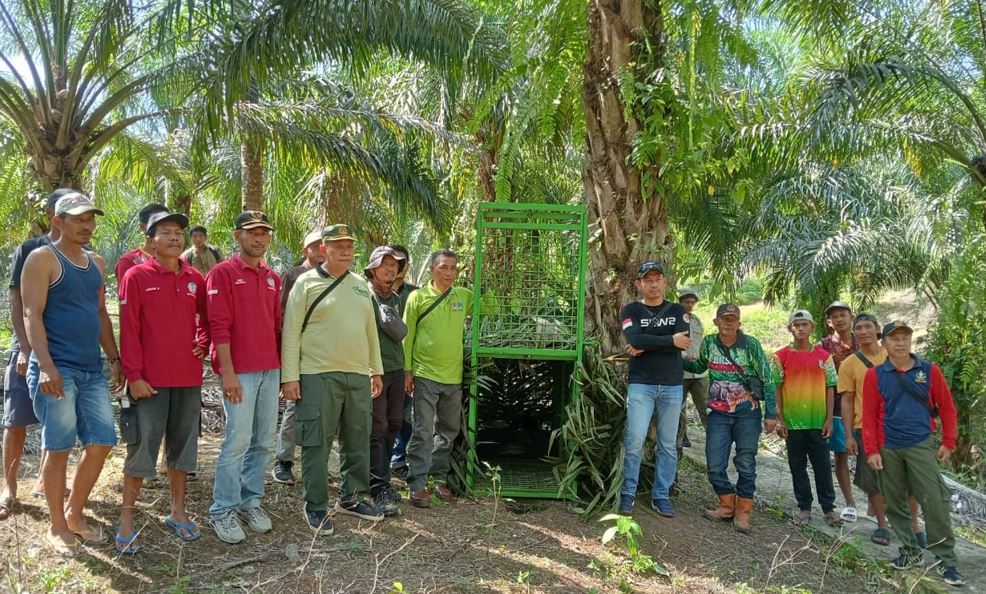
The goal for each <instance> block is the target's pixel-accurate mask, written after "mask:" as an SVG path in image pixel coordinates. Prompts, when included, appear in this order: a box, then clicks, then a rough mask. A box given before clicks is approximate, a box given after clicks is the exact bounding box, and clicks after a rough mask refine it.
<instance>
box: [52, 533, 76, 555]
mask: <svg viewBox="0 0 986 594" xmlns="http://www.w3.org/2000/svg"><path fill="white" fill-rule="evenodd" d="M45 542H47V543H48V546H50V547H51V548H52V549H53V550H54V551H55V553H57V554H59V555H61V556H62V557H74V556H75V555H76V554H77V553H78V552H79V545H78V543H75V542H73V543H72V544H68V543H66V542H65V541H64V540H62V539H60V538H58V537H57V536H55V535H54V534H52V533H51V532H47V531H46V532H45Z"/></svg>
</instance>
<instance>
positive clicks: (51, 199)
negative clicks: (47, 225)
mask: <svg viewBox="0 0 986 594" xmlns="http://www.w3.org/2000/svg"><path fill="white" fill-rule="evenodd" d="M78 193H79V192H78V190H73V189H72V188H58V189H57V190H55V191H54V192H52V193H51V194H48V197H47V198H45V208H46V209H47V208H50V209H52V210H55V204H57V203H58V199H59V198H61V197H62V196H68V195H69V194H78Z"/></svg>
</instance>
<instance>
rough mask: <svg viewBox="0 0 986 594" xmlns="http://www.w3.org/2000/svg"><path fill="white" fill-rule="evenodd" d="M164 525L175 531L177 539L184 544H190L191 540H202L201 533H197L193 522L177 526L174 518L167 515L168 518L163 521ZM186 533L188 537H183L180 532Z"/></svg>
mask: <svg viewBox="0 0 986 594" xmlns="http://www.w3.org/2000/svg"><path fill="white" fill-rule="evenodd" d="M164 523H165V524H167V525H168V527H169V528H171V529H172V530H174V531H175V534H177V535H178V538H180V539H182V540H184V541H185V542H192V541H193V540H198V539H200V538H202V533H201V532H200V531H199V529H198V527H197V526H196V525H195V522H189V523H188V524H179V523H178V522H176V521H175V519H174V518H172V517H171V515H170V514H169V515H168V517H166V518H165V519H164ZM183 530H184V531H185V532H188V534H189V535H190V536H185V535H184V534H182V531H183Z"/></svg>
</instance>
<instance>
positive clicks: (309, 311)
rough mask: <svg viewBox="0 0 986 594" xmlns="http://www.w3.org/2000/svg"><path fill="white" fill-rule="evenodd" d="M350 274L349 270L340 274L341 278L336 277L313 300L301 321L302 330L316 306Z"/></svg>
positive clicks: (306, 325)
mask: <svg viewBox="0 0 986 594" xmlns="http://www.w3.org/2000/svg"><path fill="white" fill-rule="evenodd" d="M348 275H349V271H348V270H347V271H346V272H343V273H342V274H341V275H339V278H337V279H335V281H334V282H333V283H332V284H331V285H329V288H327V289H325V290H324V291H322V294H321V295H319V296H318V297H317V298H316V299H315V301H313V302H312V304H311V307H309V308H308V313H306V314H305V320H304V321H303V322H302V323H301V331H302V332H304V331H305V328H307V327H308V320H309V319H311V317H312V313H313V312H314V311H315V308H316V307H318V304H319V303H321V302H322V300H323V299H325V298H326V297H328V296H329V293H331V292H332V291H333V290H335V288H336V287H338V286H339V283H341V282H342V280H343V279H344V278H346V277H347V276H348Z"/></svg>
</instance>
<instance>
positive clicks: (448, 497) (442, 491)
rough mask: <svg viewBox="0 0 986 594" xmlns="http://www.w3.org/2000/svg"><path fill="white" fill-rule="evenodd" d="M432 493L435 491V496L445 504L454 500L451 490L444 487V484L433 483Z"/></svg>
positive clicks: (446, 486)
mask: <svg viewBox="0 0 986 594" xmlns="http://www.w3.org/2000/svg"><path fill="white" fill-rule="evenodd" d="M434 491H435V495H437V496H438V498H439V499H441V500H442V501H444V502H446V503H448V502H449V501H452V500H453V499H455V493H453V492H452V489H449V488H448V485H446V484H445V483H435V489H434Z"/></svg>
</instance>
